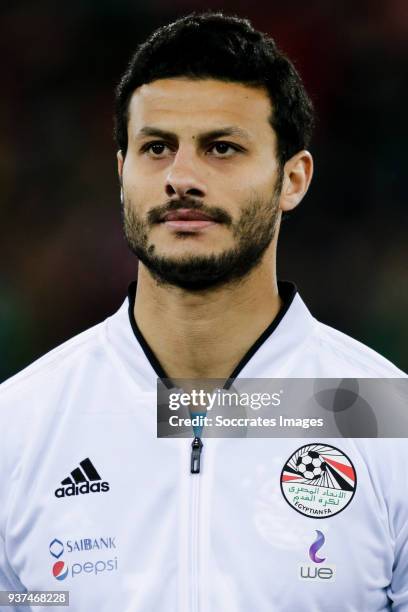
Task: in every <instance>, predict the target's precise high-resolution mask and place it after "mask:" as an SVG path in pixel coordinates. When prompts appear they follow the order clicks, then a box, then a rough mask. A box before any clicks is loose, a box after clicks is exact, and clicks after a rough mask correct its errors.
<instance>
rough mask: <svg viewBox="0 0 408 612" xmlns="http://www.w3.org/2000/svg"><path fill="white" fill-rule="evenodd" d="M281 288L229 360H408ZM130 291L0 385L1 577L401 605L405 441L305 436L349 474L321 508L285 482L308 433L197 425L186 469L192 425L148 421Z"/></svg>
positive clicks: (282, 600)
mask: <svg viewBox="0 0 408 612" xmlns="http://www.w3.org/2000/svg"><path fill="white" fill-rule="evenodd" d="M280 292H281V295H282V298H283V300H284V303H285V306H284V308H283V310H282V311H281V313H280V314H279V315H278V317H277V318H276V319H275V321H274V322H273V323H272V324H271V325H270V326H269V328H268V329H267V330H266V331H265V332H264V333H263V334H262V336H261V337H260V338H259V339H258V341H257V342H256V343H255V344H254V346H253V347H252V348H251V349H250V351H248V353H247V355H246V356H245V357H244V358H243V359H242V361H241V363H240V365H239V366H238V368H236V371H235V372H234V376H237V375H238V374H239V376H240V377H247V378H273V377H280V378H285V377H305V378H309V377H313V378H315V377H319V378H323V377H332V378H340V377H358V378H377V377H385V378H391V377H400V376H405V375H404V374H403V373H402V372H401V371H400V370H398V369H397V368H396V367H394V366H393V365H392V364H390V363H389V362H388V361H386V360H385V359H384V358H382V357H381V356H379V355H378V354H377V353H375V352H374V351H372V350H371V349H369V348H367V347H365V346H363V345H362V344H360V343H359V342H357V341H355V340H353V339H351V338H349V337H347V336H345V335H344V334H342V333H340V332H338V331H336V330H334V329H332V328H329V327H327V326H326V325H323V324H321V323H319V322H318V321H317V320H316V319H315V318H314V317H313V316H312V315H311V313H310V312H309V310H308V309H307V307H306V306H305V304H304V302H303V301H302V299H301V298H300V296H299V294H298V293H297V292H296V290H295V288H294V286H293V285H291V284H289V283H281V284H280ZM134 293H135V287H134V286H133V287H132V288H131V290H130V297H129V298H128V299H127V300H126V301H125V303H124V304H123V305H122V307H121V308H120V309H119V311H118V312H117V313H116V314H114V315H113V316H111V317H109V318H108V319H107V320H106V321H104V322H103V323H100V324H99V325H96V326H95V327H93V328H91V329H89V330H88V331H85V332H84V333H81V334H79V335H78V336H76V337H75V338H73V339H71V340H70V341H68V342H66V343H65V344H63V345H62V346H60V347H58V348H56V349H55V350H53V351H51V352H50V353H48V354H47V355H45V356H44V357H42V358H41V359H39V360H38V361H36V362H35V363H34V364H32V365H31V366H29V367H28V368H26V369H25V370H23V371H22V372H20V373H19V374H17V375H16V376H14V377H13V378H11V379H10V380H8V381H7V382H6V383H4V384H3V385H2V386H1V387H0V436H1V439H0V590H14V591H16V590H17V591H29V590H36V591H38V590H41V591H56V590H67V591H69V594H70V606H69V608H65V609H69V610H70V611H71V612H159V611H161V610H165V611H166V612H380V611H381V612H382V611H384V610H393V611H394V612H406V611H408V448H407V446H408V445H407V442H406V440H403V439H340V438H336V439H324V440H313V443H314V445H312V446H311V447H310V448H312V447H313V448H317V446H318V445H319V444H320V445H321V448H322V449H323V450H322V451H321V454H322V455H323V456H326V458H327V462H329V463H330V465H331V466H332V468H333V469H332V470H331V471H332V473H333V474H334V471H335V472H336V474H337V475H338V477H339V478H341V476H340V474H342V475H343V476H342V478H343V480H342V481H341V482H343V483H344V482H345V483H346V484H345V485H344V487H345V489H347V487H348V489H349V490H351V488H353V487H354V489H353V490H354V494H353V497H352V499H351V501H350V502H349V503H348V504H347V506H346V507H344V509H343V510H342V511H340V512H338V513H336V514H335V515H332V516H323V517H322V516H319V517H315V516H308V515H307V514H305V513H304V512H303V513H302V512H300V511H297V510H296V509H295V508H294V507H293V506H292V505H291V504H289V503H288V501H287V500H286V499H285V498H284V495H283V493H282V489H281V486H280V478H281V473H282V468H283V466H284V465H285V463H286V462H287V460H288V458H289V457H291V456H292V455H293V454H294V453H295V458H296V457H297V456H298V455H299V453H298V455H296V451H297V450H298V449H299V448H300V447H302V446H303V445H304V444H305V440H304V439H302V440H300V439H299V440H298V439H294V438H286V439H265V438H261V439H246V438H242V439H237V438H234V439H227V438H224V439H207V440H206V439H205V438H204V439H203V442H204V446H203V450H202V456H201V469H200V473H198V474H192V473H191V471H190V457H191V440H188V439H157V437H156V380H157V377H158V376H163V375H164V373H163V371H162V370H161V367H160V364H158V362H157V360H156V359H155V357H154V355H153V354H152V353H151V351H150V349H149V347H148V346H147V345H146V342H145V341H144V339H143V337H142V336H141V333H140V331H139V330H138V329H137V326H136V324H135V322H134V320H133V317H132V315H131V314H129V312H130V313H131V311H132V304H133V301H134ZM319 448H320V447H319ZM306 450H308V449H306ZM302 452H303V451H302ZM301 454H302V453H301ZM348 460H349V461H350V462H351V464H352V466H353V469H352V468H351V467H350V463H347V461H348ZM346 464H347V465H346ZM288 469H289V470H290V468H288ZM333 470H334V471H333ZM287 477H288V478H289V479H290V478H291V476H290V473H289V472H288V475H287ZM356 482H357V486H355V483H356ZM292 490H293V489H292ZM333 491H334V493H333V495H337V496H338V497H337V498H333V499H335V502H333V503H340V504H342V503H343V500H342V499H341V498H340V497H339V496H341V495H342V493H341V492H339V490H337V491H336V490H335V489H333ZM328 495H332V493H328ZM350 495H351V494H350ZM350 495H349V498H350ZM322 499H323V498H321V500H322ZM327 500H329V498H328V497H327ZM327 500H326V499H323V501H324V502H326V501H327ZM322 503H323V502H322ZM327 503H329V502H328V501H327ZM330 503H331V502H330ZM300 508H302V506H300ZM0 608H1V606H0ZM1 609H4V610H5V611H6V610H10V609H12V608H6V607H4V608H1ZM14 609H15V610H20V608H19V607H17V606H16V607H15V608H14ZM27 609H30V608H26V607H21V610H27ZM32 609H33V610H44V611H45V610H48V609H49V608H48V607H45V606H43V607H42V606H39V607H33V608H32ZM51 609H57V608H51ZM58 609H60V608H58ZM63 609H64V608H61V610H63Z"/></svg>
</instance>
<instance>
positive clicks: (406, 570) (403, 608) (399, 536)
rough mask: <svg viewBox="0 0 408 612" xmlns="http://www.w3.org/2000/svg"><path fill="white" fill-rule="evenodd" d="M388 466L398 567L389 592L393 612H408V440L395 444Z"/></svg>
mask: <svg viewBox="0 0 408 612" xmlns="http://www.w3.org/2000/svg"><path fill="white" fill-rule="evenodd" d="M392 445H393V451H394V452H390V454H389V459H391V461H389V462H388V467H389V474H390V476H391V477H390V481H391V492H390V507H389V512H390V515H389V517H390V528H391V532H392V535H393V539H394V565H393V572H392V580H391V584H390V586H389V587H388V589H387V595H388V597H389V598H390V600H391V602H392V605H391V610H392V611H393V612H408V495H407V490H408V476H407V460H408V440H406V439H395V440H393V441H392Z"/></svg>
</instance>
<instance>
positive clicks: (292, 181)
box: [280, 151, 313, 212]
mask: <svg viewBox="0 0 408 612" xmlns="http://www.w3.org/2000/svg"><path fill="white" fill-rule="evenodd" d="M312 176H313V157H312V156H311V155H310V153H309V151H299V153H296V155H294V156H293V157H291V158H290V159H288V161H287V162H286V164H285V166H284V168H283V184H282V190H281V195H280V208H281V210H282V211H285V212H286V211H289V210H292V209H293V208H296V206H297V205H298V204H300V202H301V201H302V199H303V196H304V195H305V194H306V192H307V190H308V189H309V185H310V181H311V180H312Z"/></svg>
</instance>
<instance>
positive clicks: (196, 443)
mask: <svg viewBox="0 0 408 612" xmlns="http://www.w3.org/2000/svg"><path fill="white" fill-rule="evenodd" d="M202 448H203V443H202V442H201V438H197V436H196V437H195V438H194V440H193V441H192V443H191V473H192V474H199V473H200V457H201V449H202Z"/></svg>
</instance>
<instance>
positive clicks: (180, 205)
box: [147, 198, 232, 226]
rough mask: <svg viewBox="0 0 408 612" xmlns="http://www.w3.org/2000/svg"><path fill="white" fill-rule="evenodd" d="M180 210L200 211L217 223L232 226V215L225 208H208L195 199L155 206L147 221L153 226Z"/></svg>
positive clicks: (173, 201) (148, 214)
mask: <svg viewBox="0 0 408 612" xmlns="http://www.w3.org/2000/svg"><path fill="white" fill-rule="evenodd" d="M180 209H188V210H198V211H200V212H202V213H203V214H205V215H207V216H208V217H210V218H211V219H212V220H213V221H216V222H217V223H224V224H225V225H227V226H230V225H232V217H231V215H229V214H228V213H227V212H226V211H225V210H224V209H223V208H220V207H219V206H207V205H206V204H203V203H202V202H200V201H198V200H194V199H193V198H183V199H182V200H171V201H170V202H167V203H166V204H162V205H161V206H155V207H154V208H151V209H150V210H149V212H148V213H147V220H148V222H149V224H151V225H153V224H154V223H161V222H162V221H163V217H164V216H165V215H166V214H167V213H169V212H173V211H175V210H180Z"/></svg>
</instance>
